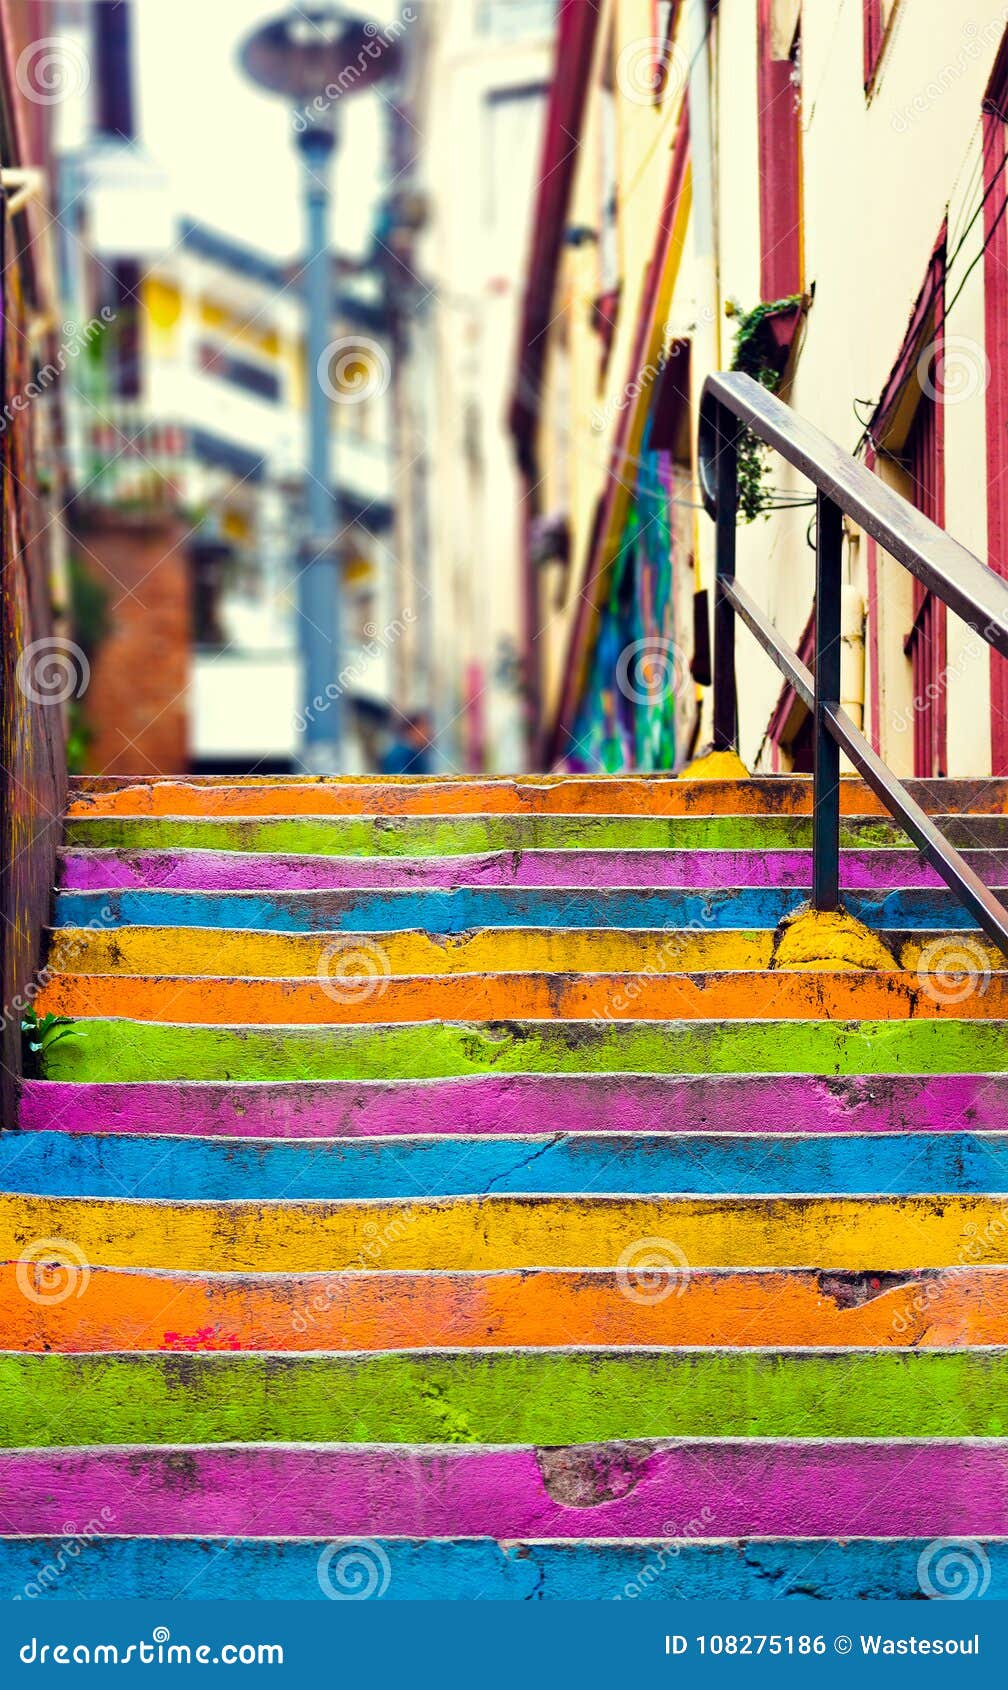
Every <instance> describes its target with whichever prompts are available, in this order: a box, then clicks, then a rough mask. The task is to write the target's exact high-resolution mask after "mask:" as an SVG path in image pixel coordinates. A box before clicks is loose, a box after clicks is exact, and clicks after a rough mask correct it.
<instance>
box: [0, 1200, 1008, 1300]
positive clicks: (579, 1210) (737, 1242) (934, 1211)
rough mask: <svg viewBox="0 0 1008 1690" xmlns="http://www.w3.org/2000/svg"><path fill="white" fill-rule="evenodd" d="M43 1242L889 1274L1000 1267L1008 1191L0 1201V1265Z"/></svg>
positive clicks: (401, 1264) (122, 1254)
mask: <svg viewBox="0 0 1008 1690" xmlns="http://www.w3.org/2000/svg"><path fill="white" fill-rule="evenodd" d="M47 1240H48V1241H52V1240H55V1241H57V1243H59V1241H61V1240H63V1241H66V1240H69V1241H70V1242H71V1245H72V1250H73V1251H75V1252H77V1255H76V1256H75V1257H74V1260H76V1261H77V1262H78V1265H79V1264H80V1263H86V1264H90V1263H96V1264H98V1265H101V1266H104V1267H127V1268H129V1267H134V1268H137V1267H138V1268H169V1269H172V1270H177V1271H183V1272H191V1273H204V1272H220V1273H249V1272H251V1273H275V1272H280V1271H286V1272H291V1273H318V1272H328V1271H331V1270H339V1269H350V1270H363V1269H369V1268H372V1267H381V1268H382V1269H383V1271H385V1272H388V1271H390V1270H392V1269H395V1268H402V1269H407V1270H409V1271H413V1272H416V1271H423V1272H427V1271H430V1270H441V1271H446V1272H481V1273H482V1272H488V1271H492V1270H496V1269H502V1268H542V1267H559V1268H593V1267H601V1268H614V1269H615V1268H618V1267H619V1266H620V1265H622V1266H623V1267H624V1268H626V1267H627V1264H632V1263H633V1262H634V1261H635V1260H640V1257H641V1252H642V1251H643V1252H644V1256H645V1261H646V1259H647V1252H648V1250H649V1248H654V1247H656V1246H655V1241H656V1240H657V1241H658V1242H659V1243H660V1244H661V1245H662V1246H665V1247H667V1248H668V1250H669V1251H670V1252H673V1253H674V1254H673V1260H674V1262H675V1263H677V1264H678V1265H679V1266H680V1267H682V1266H684V1265H688V1266H690V1267H694V1268H756V1267H784V1268H814V1269H818V1270H820V1271H823V1270H829V1271H832V1270H834V1269H835V1270H837V1271H839V1272H845V1271H850V1272H873V1273H876V1272H887V1273H888V1272H904V1271H907V1270H909V1271H914V1270H916V1269H918V1268H959V1267H961V1266H962V1264H963V1262H964V1260H967V1261H969V1262H970V1263H971V1264H975V1265H982V1264H985V1263H991V1264H997V1265H1003V1264H1004V1263H1005V1262H1006V1261H1008V1194H1001V1195H998V1196H984V1197H979V1196H961V1195H955V1196H950V1195H939V1196H933V1197H931V1196H928V1197H833V1196H828V1197H827V1196H823V1197H807V1196H806V1197H732V1196H719V1197H663V1198H654V1197H626V1196H619V1197H610V1196H594V1197H511V1196H508V1197H495V1196H490V1197H452V1198H441V1199H438V1198H416V1199H413V1200H410V1201H404V1202H390V1201H387V1200H386V1201H368V1202H338V1203H320V1202H308V1201H302V1202H280V1203H263V1202H259V1203H236V1202H227V1203H205V1202H201V1203H184V1202H168V1201H158V1202H153V1201H138V1200H136V1199H131V1198H124V1199H116V1200H112V1199H106V1198H75V1197H48V1196H34V1195H33V1196H24V1195H21V1194H7V1193H5V1194H3V1195H0V1260H6V1261H15V1262H24V1263H25V1264H26V1266H25V1271H26V1272H27V1271H29V1269H30V1267H31V1264H32V1263H33V1262H39V1263H42V1264H44V1262H45V1260H46V1258H45V1256H44V1253H43V1252H42V1250H41V1248H40V1241H41V1242H42V1243H45V1241H47ZM635 1253H636V1254H635ZM41 1271H42V1269H41V1268H40V1272H41ZM82 1271H83V1270H82V1269H81V1272H82ZM79 1278H80V1274H79V1273H78V1275H77V1276H76V1279H75V1283H78V1282H79ZM40 1283H42V1284H44V1283H45V1279H44V1275H43V1278H42V1280H41V1281H40Z"/></svg>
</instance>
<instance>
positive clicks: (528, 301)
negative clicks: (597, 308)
mask: <svg viewBox="0 0 1008 1690" xmlns="http://www.w3.org/2000/svg"><path fill="white" fill-rule="evenodd" d="M600 10H601V0H561V4H560V7H559V10H558V15H557V36H556V50H555V60H554V73H553V81H552V83H551V85H550V95H549V102H548V104H547V108H546V122H545V128H544V134H543V149H542V155H541V159H540V163H539V175H538V179H537V187H536V192H535V207H534V214H533V219H532V230H533V234H532V250H531V254H530V256H529V263H528V271H527V278H526V283H525V295H524V299H523V301H522V313H521V325H520V329H519V334H518V367H517V370H516V372H515V386H514V394H513V397H512V400H511V412H510V425H511V433H512V435H513V436H514V440H515V446H516V448H517V452H518V459H519V462H520V464H521V466H522V468H523V469H524V470H525V471H526V472H527V473H528V474H530V475H532V474H533V470H534V456H535V452H534V437H535V430H536V425H537V423H538V419H539V394H540V388H541V385H542V371H543V360H544V358H545V355H546V340H547V330H548V328H549V324H550V319H551V317H552V315H553V295H554V292H555V289H556V279H557V270H558V268H559V264H560V255H561V253H562V251H563V238H564V230H565V228H566V223H567V211H568V207H569V204H570V196H571V189H572V187H573V183H574V172H575V169H576V167H577V159H578V150H579V145H580V138H581V128H582V125H583V123H584V114H585V107H586V105H587V101H588V89H589V86H590V82H591V68H592V63H593V60H594V56H595V39H596V35H597V32H598V25H599V16H600ZM533 479H534V476H533Z"/></svg>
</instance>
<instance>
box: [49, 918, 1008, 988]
mask: <svg viewBox="0 0 1008 1690" xmlns="http://www.w3.org/2000/svg"><path fill="white" fill-rule="evenodd" d="M773 943H774V936H773V934H772V933H769V932H761V931H760V930H759V929H757V928H748V929H741V930H738V931H734V932H733V931H731V930H730V929H729V930H724V929H722V930H718V931H714V932H709V933H694V932H688V931H685V930H678V931H677V930H675V929H669V930H666V931H662V930H661V929H657V930H654V929H652V930H649V929H647V928H609V927H596V928H589V927H581V928H549V927H518V928H515V927H505V928H484V929H481V930H477V931H476V932H472V931H467V932H464V933H453V934H431V933H425V932H423V931H421V930H420V929H417V928H414V929H413V930H411V931H408V932H405V933H383V934H382V935H381V938H380V940H376V939H375V937H374V935H372V934H353V933H347V934H343V935H339V936H337V935H334V934H332V933H270V932H259V931H252V932H244V931H241V930H238V931H235V930H234V929H230V928H219V929H217V930H216V931H215V932H214V934H213V937H212V939H210V938H208V934H207V930H206V928H205V927H116V928H88V927H57V928H54V929H53V930H52V931H51V933H50V935H49V943H48V946H47V950H46V959H47V965H48V968H49V970H50V972H52V973H54V974H106V975H113V974H137V975H142V974H176V975H193V976H200V975H203V976H207V975H210V976H218V977H219V976H227V975H232V976H243V975H244V976H255V977H258V978H260V979H293V978H296V977H299V976H300V977H303V978H309V977H311V976H315V977H316V978H319V977H321V978H323V979H328V978H331V977H332V976H334V975H337V976H344V975H348V974H353V973H355V972H356V973H358V974H380V975H382V976H385V977H387V976H389V975H408V974H413V975H416V974H479V973H483V972H493V973H510V972H517V973H525V972H528V971H530V970H532V971H536V972H540V971H546V972H557V973H562V972H582V973H599V972H604V973H628V974H632V973H637V972H639V971H641V970H647V971H648V972H652V973H679V972H685V973H692V972H697V971H702V970H704V969H706V968H750V969H762V968H766V967H768V966H769V963H770V960H771V957H772V955H773ZM946 943H948V944H950V945H956V946H960V947H961V945H962V943H963V941H962V939H961V937H960V936H958V935H955V934H952V935H947V936H946ZM1004 966H1005V967H1006V968H1008V962H1006V963H1005V965H1004Z"/></svg>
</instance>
